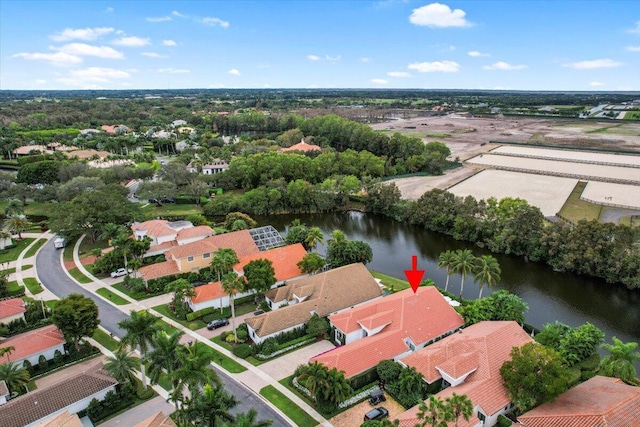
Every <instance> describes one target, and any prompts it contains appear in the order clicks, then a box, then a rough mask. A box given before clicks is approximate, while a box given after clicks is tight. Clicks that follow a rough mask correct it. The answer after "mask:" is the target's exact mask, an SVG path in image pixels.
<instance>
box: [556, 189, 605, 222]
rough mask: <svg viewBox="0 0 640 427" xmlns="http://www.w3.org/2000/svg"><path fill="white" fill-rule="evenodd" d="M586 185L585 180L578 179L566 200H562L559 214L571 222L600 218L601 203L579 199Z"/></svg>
mask: <svg viewBox="0 0 640 427" xmlns="http://www.w3.org/2000/svg"><path fill="white" fill-rule="evenodd" d="M586 186H587V182H585V181H578V183H577V184H576V186H575V188H574V189H573V191H572V192H571V194H570V195H569V197H568V198H567V201H566V202H564V206H562V209H560V215H562V216H563V217H564V218H567V219H568V220H569V221H571V222H574V223H577V222H578V221H579V220H581V219H586V220H587V221H591V220H592V219H595V220H598V218H600V213H601V212H602V206H601V205H596V204H594V203H589V202H586V201H584V200H580V196H581V195H582V192H583V191H584V189H585V187H586Z"/></svg>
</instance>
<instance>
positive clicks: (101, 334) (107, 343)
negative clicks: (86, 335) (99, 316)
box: [92, 328, 119, 351]
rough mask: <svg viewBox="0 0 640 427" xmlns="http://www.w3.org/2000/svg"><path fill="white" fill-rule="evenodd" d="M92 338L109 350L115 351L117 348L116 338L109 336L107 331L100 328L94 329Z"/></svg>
mask: <svg viewBox="0 0 640 427" xmlns="http://www.w3.org/2000/svg"><path fill="white" fill-rule="evenodd" d="M92 338H93V339H94V340H96V341H98V342H99V343H100V344H102V345H103V346H104V347H106V348H107V349H109V350H111V351H116V350H117V349H118V346H119V342H118V340H116V339H113V338H111V337H110V336H109V334H108V333H107V332H105V331H103V330H102V329H100V328H98V329H96V331H95V332H94V333H93V337H92Z"/></svg>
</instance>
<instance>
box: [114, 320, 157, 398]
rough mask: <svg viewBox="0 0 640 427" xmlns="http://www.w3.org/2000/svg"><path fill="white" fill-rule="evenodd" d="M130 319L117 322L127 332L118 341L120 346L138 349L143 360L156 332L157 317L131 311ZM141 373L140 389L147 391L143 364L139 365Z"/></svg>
mask: <svg viewBox="0 0 640 427" xmlns="http://www.w3.org/2000/svg"><path fill="white" fill-rule="evenodd" d="M130 316H131V318H130V319H125V320H122V321H120V322H118V326H119V327H121V328H122V329H124V330H125V331H127V333H126V335H125V336H124V337H122V340H120V346H129V348H130V349H131V350H135V349H136V347H137V348H139V349H140V355H141V356H142V358H143V359H144V356H145V355H146V354H147V350H148V349H149V345H150V344H151V339H152V338H153V334H154V333H155V332H156V331H157V330H158V327H157V326H156V322H157V321H158V317H156V316H154V315H152V314H149V312H148V311H146V310H144V311H133V310H132V311H131V313H130ZM140 371H141V372H142V388H143V389H144V390H146V389H147V376H146V373H145V366H144V363H141V364H140Z"/></svg>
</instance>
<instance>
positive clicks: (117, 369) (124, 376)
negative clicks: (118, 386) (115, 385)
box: [104, 349, 139, 383]
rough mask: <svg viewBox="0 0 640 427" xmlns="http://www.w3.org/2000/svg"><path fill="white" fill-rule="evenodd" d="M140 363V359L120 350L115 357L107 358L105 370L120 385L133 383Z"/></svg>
mask: <svg viewBox="0 0 640 427" xmlns="http://www.w3.org/2000/svg"><path fill="white" fill-rule="evenodd" d="M138 362H139V360H138V358H136V357H133V356H132V355H131V353H130V352H128V351H125V350H123V349H118V351H116V352H115V354H114V355H113V356H107V359H106V362H105V364H104V369H105V370H106V371H107V372H109V373H110V374H111V376H112V377H113V378H115V379H116V380H118V382H120V383H125V382H133V381H134V379H135V374H134V372H135V370H136V369H137V367H138Z"/></svg>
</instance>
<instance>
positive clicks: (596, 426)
mask: <svg viewBox="0 0 640 427" xmlns="http://www.w3.org/2000/svg"><path fill="white" fill-rule="evenodd" d="M518 421H519V422H520V424H516V425H518V426H521V427H564V426H571V427H605V426H606V427H640V387H632V386H630V385H627V384H625V383H624V382H622V380H619V379H618V378H609V377H602V376H595V377H593V378H590V379H589V380H587V381H585V382H583V383H581V384H578V385H577V386H575V387H573V388H571V389H569V390H567V391H566V392H564V393H563V394H561V395H560V396H558V397H557V398H556V399H555V400H554V401H553V402H547V403H544V404H542V405H540V406H538V407H537V408H535V409H532V410H530V411H529V412H526V413H524V414H522V415H520V416H519V417H518Z"/></svg>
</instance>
